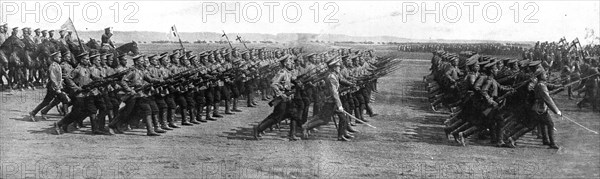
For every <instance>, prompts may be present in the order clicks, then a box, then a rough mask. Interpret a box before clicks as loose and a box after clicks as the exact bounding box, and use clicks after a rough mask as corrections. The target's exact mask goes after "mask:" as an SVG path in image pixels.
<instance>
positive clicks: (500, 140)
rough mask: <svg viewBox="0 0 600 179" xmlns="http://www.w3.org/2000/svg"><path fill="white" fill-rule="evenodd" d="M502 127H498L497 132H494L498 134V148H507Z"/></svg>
mask: <svg viewBox="0 0 600 179" xmlns="http://www.w3.org/2000/svg"><path fill="white" fill-rule="evenodd" d="M502 127H503V126H500V125H498V126H496V128H495V131H494V132H496V147H504V146H506V143H504V136H503V131H502Z"/></svg>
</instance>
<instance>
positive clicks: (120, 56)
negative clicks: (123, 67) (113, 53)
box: [117, 54, 125, 58]
mask: <svg viewBox="0 0 600 179" xmlns="http://www.w3.org/2000/svg"><path fill="white" fill-rule="evenodd" d="M123 57H125V54H121V55H119V56H117V58H123Z"/></svg>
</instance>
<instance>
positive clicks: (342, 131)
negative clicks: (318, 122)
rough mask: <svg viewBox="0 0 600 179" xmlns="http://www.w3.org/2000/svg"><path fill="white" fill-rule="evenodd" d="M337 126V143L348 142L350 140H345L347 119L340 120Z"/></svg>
mask: <svg viewBox="0 0 600 179" xmlns="http://www.w3.org/2000/svg"><path fill="white" fill-rule="evenodd" d="M339 121H340V122H339V124H338V138H337V140H338V141H350V139H348V138H346V137H345V135H346V130H348V126H349V125H348V121H347V119H342V118H340V120H339Z"/></svg>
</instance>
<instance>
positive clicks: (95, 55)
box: [90, 53, 100, 58]
mask: <svg viewBox="0 0 600 179" xmlns="http://www.w3.org/2000/svg"><path fill="white" fill-rule="evenodd" d="M97 56H100V54H98V53H96V54H93V55H90V58H94V57H97Z"/></svg>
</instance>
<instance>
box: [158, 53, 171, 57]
mask: <svg viewBox="0 0 600 179" xmlns="http://www.w3.org/2000/svg"><path fill="white" fill-rule="evenodd" d="M168 54H169V52H163V53H161V54H160V57H165V56H167V55H168Z"/></svg>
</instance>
